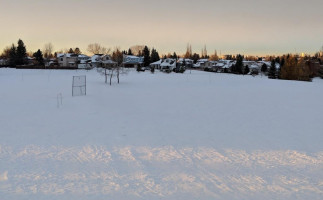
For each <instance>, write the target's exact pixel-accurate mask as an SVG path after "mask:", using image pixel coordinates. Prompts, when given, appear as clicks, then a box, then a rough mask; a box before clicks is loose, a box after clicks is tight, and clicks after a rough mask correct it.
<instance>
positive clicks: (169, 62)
mask: <svg viewBox="0 0 323 200" xmlns="http://www.w3.org/2000/svg"><path fill="white" fill-rule="evenodd" d="M175 68H176V59H172V58H166V59H164V60H163V61H162V63H161V64H160V70H161V71H172V70H173V69H175Z"/></svg>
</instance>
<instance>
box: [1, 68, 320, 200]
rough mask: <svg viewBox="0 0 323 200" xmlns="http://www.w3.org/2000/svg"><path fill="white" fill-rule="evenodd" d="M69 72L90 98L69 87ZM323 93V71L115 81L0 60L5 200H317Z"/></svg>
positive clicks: (137, 77)
mask: <svg viewBox="0 0 323 200" xmlns="http://www.w3.org/2000/svg"><path fill="white" fill-rule="evenodd" d="M74 75H86V76H87V96H82V97H72V96H71V87H72V76H74ZM114 81H115V80H114ZM322 91H323V80H321V79H314V81H313V82H310V83H308V82H296V81H281V80H269V79H268V78H266V77H260V76H259V77H251V76H235V75H230V74H215V73H205V72H199V71H192V73H190V72H189V71H187V72H186V73H185V74H174V73H173V74H163V73H159V72H157V73H155V74H151V73H150V72H144V73H137V72H135V71H129V73H128V74H127V75H124V76H121V83H120V84H119V85H118V84H116V83H114V84H113V85H112V86H109V85H106V84H104V77H103V76H101V75H100V74H99V73H97V72H96V70H92V71H63V70H61V71H55V70H51V71H50V70H15V69H0V197H1V198H0V199H1V200H9V199H19V200H20V199H43V200H45V199H46V200H48V199H60V200H67V199H90V200H92V199H93V200H97V199H98V200H101V199H102V200H103V199H138V200H139V199H147V200H148V199H149V200H150V199H167V200H168V199H174V200H175V199H225V200H226V199H230V200H231V199H237V200H240V199H255V200H256V199H257V200H258V199H317V200H319V199H322V196H323V134H322V133H323V121H322V120H323V93H322ZM58 94H62V97H63V98H62V105H61V104H60V103H59V102H58V98H57V96H58Z"/></svg>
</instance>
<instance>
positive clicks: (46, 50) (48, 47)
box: [43, 43, 54, 58]
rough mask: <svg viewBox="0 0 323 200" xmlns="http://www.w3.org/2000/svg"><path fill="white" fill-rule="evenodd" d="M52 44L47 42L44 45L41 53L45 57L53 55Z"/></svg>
mask: <svg viewBox="0 0 323 200" xmlns="http://www.w3.org/2000/svg"><path fill="white" fill-rule="evenodd" d="M53 51H54V46H53V44H52V43H47V44H45V45H44V49H43V53H44V57H45V58H50V57H53Z"/></svg>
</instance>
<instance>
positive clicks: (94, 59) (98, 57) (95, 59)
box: [91, 54, 102, 63]
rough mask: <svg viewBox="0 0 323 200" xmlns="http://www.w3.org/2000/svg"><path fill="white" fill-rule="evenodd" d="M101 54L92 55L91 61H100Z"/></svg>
mask: <svg viewBox="0 0 323 200" xmlns="http://www.w3.org/2000/svg"><path fill="white" fill-rule="evenodd" d="M101 56H102V55H99V54H95V55H93V56H92V57H91V62H93V63H95V62H99V61H100V60H101Z"/></svg>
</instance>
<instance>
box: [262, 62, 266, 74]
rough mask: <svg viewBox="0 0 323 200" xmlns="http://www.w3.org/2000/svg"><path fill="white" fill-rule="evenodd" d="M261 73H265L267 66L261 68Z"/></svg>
mask: <svg viewBox="0 0 323 200" xmlns="http://www.w3.org/2000/svg"><path fill="white" fill-rule="evenodd" d="M261 71H262V72H263V73H266V72H267V65H266V64H265V63H264V64H263V65H262V66H261Z"/></svg>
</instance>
